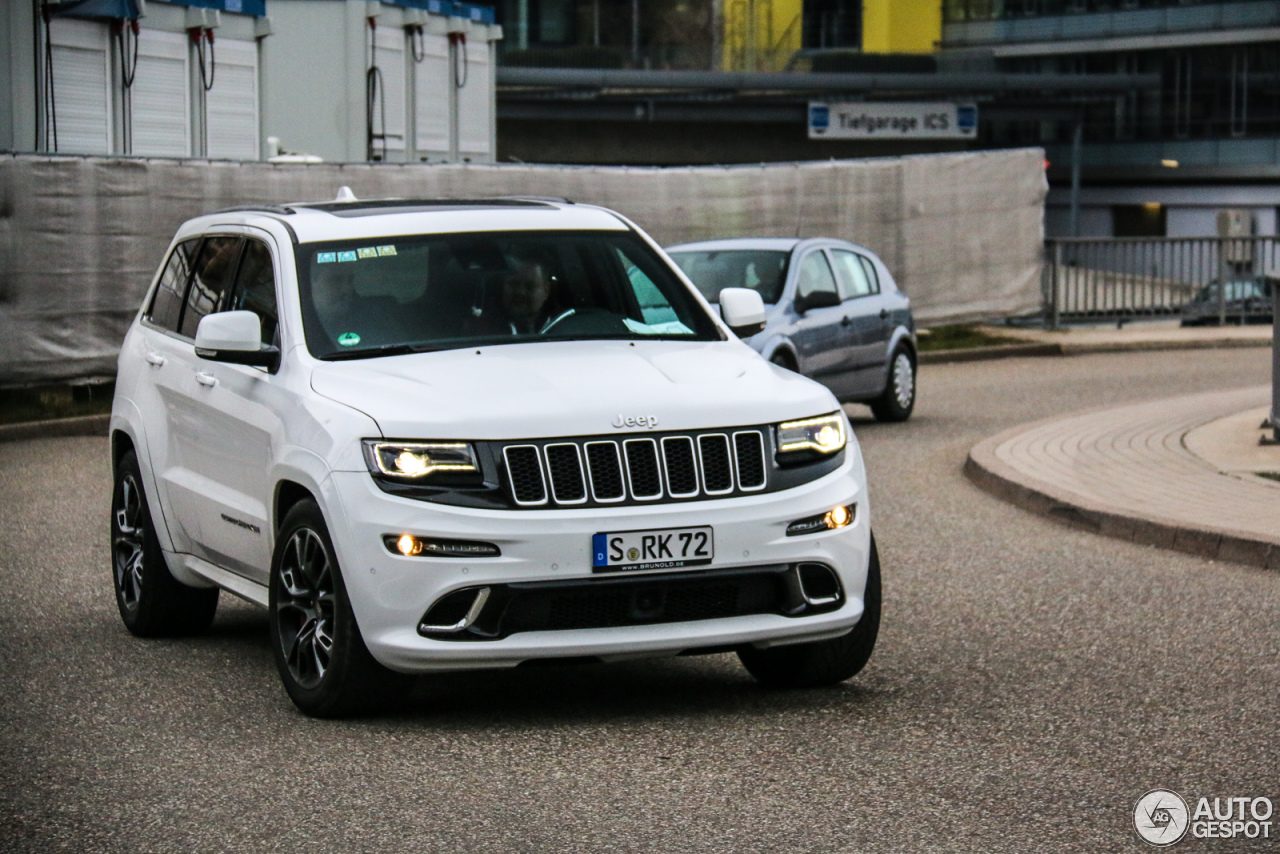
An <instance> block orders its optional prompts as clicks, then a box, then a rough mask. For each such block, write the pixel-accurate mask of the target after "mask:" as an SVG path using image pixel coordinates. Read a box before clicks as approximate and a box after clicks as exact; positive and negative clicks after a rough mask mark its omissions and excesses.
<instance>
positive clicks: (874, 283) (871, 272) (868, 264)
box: [858, 255, 880, 294]
mask: <svg viewBox="0 0 1280 854" xmlns="http://www.w3.org/2000/svg"><path fill="white" fill-rule="evenodd" d="M858 260H859V261H861V262H862V269H864V270H866V271H867V281H868V282H870V283H871V293H873V294H878V293H880V274H879V273H877V272H876V265H875V264H874V263H872V261H871V259H870V258H868V257H867V256H865V255H859V256H858Z"/></svg>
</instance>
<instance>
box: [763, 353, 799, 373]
mask: <svg viewBox="0 0 1280 854" xmlns="http://www.w3.org/2000/svg"><path fill="white" fill-rule="evenodd" d="M769 362H770V363H772V364H774V365H777V366H778V367H780V368H786V369H787V370H788V371H795V370H796V363H795V361H793V360H792V358H791V357H790V356H788V355H787V351H786V350H779V351H777V352H776V353H774V354H773V355H772V356H770V357H769Z"/></svg>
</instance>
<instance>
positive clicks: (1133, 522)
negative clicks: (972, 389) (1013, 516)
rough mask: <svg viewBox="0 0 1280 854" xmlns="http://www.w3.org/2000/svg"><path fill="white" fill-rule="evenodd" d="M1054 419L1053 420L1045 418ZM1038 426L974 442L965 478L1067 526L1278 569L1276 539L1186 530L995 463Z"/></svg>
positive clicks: (1279, 551) (1279, 549) (1213, 530)
mask: <svg viewBox="0 0 1280 854" xmlns="http://www.w3.org/2000/svg"><path fill="white" fill-rule="evenodd" d="M1058 417H1061V416H1058ZM1054 420H1057V418H1051V419H1046V421H1054ZM1042 423H1045V422H1043V421H1042V422H1036V423H1035V424H1023V425H1020V426H1018V427H1014V428H1013V429H1011V430H1006V431H1004V432H1003V433H999V434H997V435H995V436H992V437H991V438H989V439H984V440H983V441H981V442H979V443H978V444H977V445H975V446H974V447H973V449H972V450H971V451H969V456H968V458H967V459H966V460H965V464H964V473H965V475H967V476H968V478H969V480H971V481H973V483H974V484H975V485H976V486H978V487H979V488H980V489H982V490H984V491H986V492H989V493H991V494H992V495H994V496H996V497H997V498H1001V499H1003V500H1005V501H1008V502H1009V503H1010V504H1015V505H1017V506H1018V507H1021V508H1022V509H1024V510H1029V511H1031V512H1032V513H1035V514H1037V515H1040V516H1047V517H1048V518H1050V519H1053V520H1054V521H1056V522H1060V523H1062V524H1064V525H1068V526H1070V527H1072V528H1079V529H1081V530H1085V531H1089V532H1090V533H1094V534H1102V535H1103V536H1106V537H1114V538H1116V539H1119V540H1127V541H1128V542H1131V543H1138V544H1140V545H1148V546H1159V547H1160V548H1164V549H1172V550H1174V551H1179V552H1186V553H1187V554H1193V555H1197V556H1199V557H1203V558H1209V559H1210V560H1222V561H1230V562H1231V563H1240V564H1245V565H1247V566H1253V567H1258V568H1261V569H1274V570H1280V540H1276V541H1275V542H1269V541H1267V540H1262V539H1259V538H1258V537H1257V536H1256V535H1253V534H1246V533H1242V532H1239V531H1231V530H1225V529H1217V528H1208V527H1206V528H1192V527H1187V526H1186V525H1185V524H1182V523H1179V522H1177V521H1174V520H1170V519H1164V518H1160V517H1156V516H1146V515H1143V514H1141V513H1136V512H1121V511H1119V510H1117V509H1116V508H1113V507H1104V506H1101V505H1096V504H1092V503H1091V502H1089V501H1087V500H1085V499H1084V498H1082V497H1080V496H1078V495H1075V494H1073V493H1070V492H1067V491H1066V490H1055V489H1054V488H1053V487H1051V486H1049V485H1048V484H1044V483H1041V482H1037V483H1036V485H1035V486H1030V485H1028V483H1027V478H1026V477H1025V475H1023V474H1022V473H1021V472H1019V471H1018V470H1016V469H1014V468H1013V467H1012V466H1009V465H1007V464H1005V463H1003V462H1001V461H1000V460H999V459H997V458H996V454H995V451H996V448H998V447H999V446H1000V445H1002V444H1004V443H1005V442H1006V441H1008V440H1009V439H1011V438H1013V437H1014V436H1017V435H1018V434H1020V433H1023V432H1025V431H1027V430H1028V429H1031V428H1033V427H1035V426H1037V425H1038V424H1042Z"/></svg>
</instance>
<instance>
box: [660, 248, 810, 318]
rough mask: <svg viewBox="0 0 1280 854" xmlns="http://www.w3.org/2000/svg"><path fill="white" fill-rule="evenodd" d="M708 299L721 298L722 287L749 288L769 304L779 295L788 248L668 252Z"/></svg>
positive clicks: (785, 280)
mask: <svg viewBox="0 0 1280 854" xmlns="http://www.w3.org/2000/svg"><path fill="white" fill-rule="evenodd" d="M668 254H670V255H671V260H672V261H675V262H676V265H677V266H678V267H679V268H680V269H681V270H683V271H684V274H685V275H686V276H688V277H689V280H690V281H692V282H693V283H694V284H695V285H697V286H698V290H700V291H702V295H703V296H704V297H706V298H707V301H708V302H720V291H721V290H722V289H724V288H750V289H751V290H753V291H758V292H759V293H760V298H761V299H762V300H764V301H765V303H766V304H768V305H773V304H775V303H777V302H778V300H780V299H782V287H783V285H785V284H786V282H787V261H788V260H789V259H790V258H791V253H790V252H784V251H780V250H777V249H726V250H721V251H718V252H671V253H668Z"/></svg>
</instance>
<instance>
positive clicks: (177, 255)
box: [147, 237, 200, 332]
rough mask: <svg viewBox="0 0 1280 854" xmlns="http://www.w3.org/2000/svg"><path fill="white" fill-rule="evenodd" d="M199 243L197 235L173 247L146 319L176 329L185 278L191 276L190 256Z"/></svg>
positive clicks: (157, 324)
mask: <svg viewBox="0 0 1280 854" xmlns="http://www.w3.org/2000/svg"><path fill="white" fill-rule="evenodd" d="M199 245H200V238H198V237H196V238H192V239H191V240H184V241H182V242H181V243H179V244H178V245H177V246H175V247H174V248H173V254H171V255H170V256H169V262H168V263H167V264H165V265H164V272H162V273H161V274H160V284H159V286H157V287H156V293H155V296H153V297H152V298H151V307H150V308H149V309H148V310H147V320H149V321H150V322H151V323H153V324H155V325H156V326H159V327H160V328H161V329H167V330H168V331H170V332H177V331H178V321H179V319H180V318H181V317H182V298H183V296H184V294H185V293H186V290H187V279H189V278H190V277H191V261H192V256H194V255H195V253H196V248H197V247H198V246H199Z"/></svg>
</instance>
